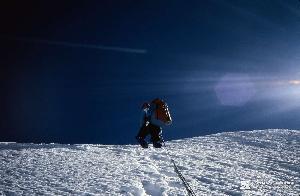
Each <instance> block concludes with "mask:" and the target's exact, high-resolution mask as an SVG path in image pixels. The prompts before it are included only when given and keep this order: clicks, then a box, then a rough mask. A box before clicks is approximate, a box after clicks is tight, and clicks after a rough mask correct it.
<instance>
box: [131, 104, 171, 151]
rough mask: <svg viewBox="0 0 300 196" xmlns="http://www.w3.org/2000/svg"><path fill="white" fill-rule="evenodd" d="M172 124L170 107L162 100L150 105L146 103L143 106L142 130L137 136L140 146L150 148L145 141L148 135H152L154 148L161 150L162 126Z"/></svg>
mask: <svg viewBox="0 0 300 196" xmlns="http://www.w3.org/2000/svg"><path fill="white" fill-rule="evenodd" d="M171 123H172V119H171V115H170V112H169V109H168V105H167V103H166V102H165V101H163V100H162V99H159V98H156V99H154V100H153V101H151V103H150V104H149V103H148V102H145V103H144V104H143V105H142V115H141V123H140V126H141V127H140V130H139V133H138V134H137V136H136V139H137V140H138V142H139V144H140V145H141V146H142V147H143V148H148V143H147V142H146V141H145V138H146V137H147V135H149V134H150V135H151V142H152V143H153V147H155V148H161V146H162V144H161V142H162V128H161V127H162V126H163V125H170V124H171Z"/></svg>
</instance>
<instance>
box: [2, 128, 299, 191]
mask: <svg viewBox="0 0 300 196" xmlns="http://www.w3.org/2000/svg"><path fill="white" fill-rule="evenodd" d="M167 150H168V151H169V153H170V154H171V157H172V158H173V159H174V160H175V162H176V164H177V165H178V167H179V169H180V170H181V172H182V174H183V175H184V176H185V178H186V180H187V181H188V182H189V184H190V186H191V187H192V188H193V190H194V192H195V193H196V194H197V195H299V193H300V186H299V185H300V154H299V152H300V131H293V130H261V131H247V132H227V133H220V134H215V135H209V136H205V137H196V138H190V139H184V140H177V141H170V142H167V148H163V149H154V148H149V149H142V148H140V147H139V146H137V145H125V146H107V145H90V144H86V145H60V144H18V143H0V195H41V194H42V195H186V191H185V188H184V186H183V185H182V182H181V181H180V179H179V178H178V176H177V174H176V173H175V172H174V168H173V166H172V164H171V162H170V158H169V157H168V152H167Z"/></svg>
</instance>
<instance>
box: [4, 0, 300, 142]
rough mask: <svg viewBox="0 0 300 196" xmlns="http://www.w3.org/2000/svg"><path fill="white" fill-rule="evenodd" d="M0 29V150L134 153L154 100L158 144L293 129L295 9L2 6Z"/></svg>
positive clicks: (220, 2)
mask: <svg viewBox="0 0 300 196" xmlns="http://www.w3.org/2000/svg"><path fill="white" fill-rule="evenodd" d="M7 2H9V3H7ZM62 2H63V3H62ZM0 21H1V27H0V43H1V44H0V52H1V53H0V65H1V68H0V88H1V96H0V111H1V114H0V131H1V132H0V134H1V135H0V141H17V142H36V143H40V142H58V143H102V144H128V143H134V142H135V140H134V136H135V135H136V133H137V131H138V129H139V117H140V106H141V104H142V103H143V102H144V101H150V100H152V99H154V98H156V97H161V98H163V99H165V100H166V101H167V102H168V105H169V108H170V111H171V114H172V117H173V124H172V125H171V126H169V127H165V128H164V135H165V139H166V140H170V139H179V138H185V137H193V136H201V135H206V134H211V133H217V132H223V131H235V130H253V129H267V128H288V129H299V127H300V120H299V119H300V2H299V1H298V0H251V1H248V0H240V1H234V0H207V1H199V0H198V1H188V2H187V1H126V0H125V1H124V0H122V1H6V2H1V3H0Z"/></svg>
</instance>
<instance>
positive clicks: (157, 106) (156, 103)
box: [151, 98, 172, 125]
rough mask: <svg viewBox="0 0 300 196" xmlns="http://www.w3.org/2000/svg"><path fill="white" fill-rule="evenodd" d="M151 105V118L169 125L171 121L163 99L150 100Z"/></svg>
mask: <svg viewBox="0 0 300 196" xmlns="http://www.w3.org/2000/svg"><path fill="white" fill-rule="evenodd" d="M151 105H152V107H153V114H152V116H153V118H155V119H156V120H159V121H161V122H162V123H164V124H165V125H170V124H171V123H172V118H171V115H170V112H169V108H168V105H167V103H166V102H165V101H163V100H161V99H159V98H156V99H154V100H153V101H152V102H151Z"/></svg>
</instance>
